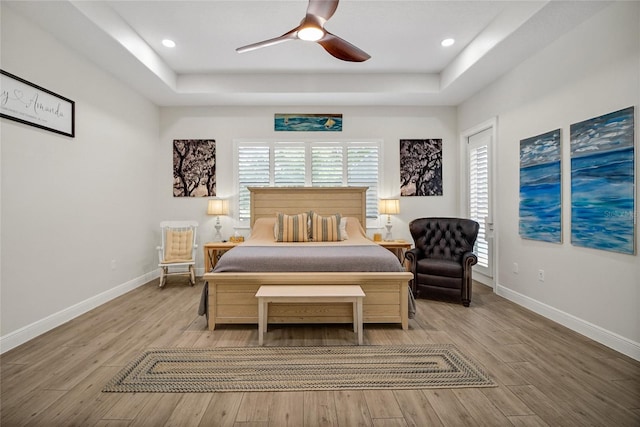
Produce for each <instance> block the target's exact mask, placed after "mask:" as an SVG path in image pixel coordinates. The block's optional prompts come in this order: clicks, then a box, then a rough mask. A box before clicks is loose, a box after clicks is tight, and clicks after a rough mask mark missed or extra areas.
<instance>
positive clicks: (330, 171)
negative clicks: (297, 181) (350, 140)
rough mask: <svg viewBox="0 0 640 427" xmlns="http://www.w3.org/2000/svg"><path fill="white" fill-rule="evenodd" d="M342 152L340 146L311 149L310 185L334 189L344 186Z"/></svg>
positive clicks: (313, 147)
mask: <svg viewBox="0 0 640 427" xmlns="http://www.w3.org/2000/svg"><path fill="white" fill-rule="evenodd" d="M342 162H343V150H342V147H341V146H312V147H311V185H312V186H313V187H334V186H336V187H337V186H341V185H343V184H344V182H345V179H344V166H343V164H342Z"/></svg>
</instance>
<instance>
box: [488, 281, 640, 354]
mask: <svg viewBox="0 0 640 427" xmlns="http://www.w3.org/2000/svg"><path fill="white" fill-rule="evenodd" d="M495 292H496V294H498V295H500V296H501V297H504V298H506V299H508V300H510V301H513V302H515V303H516V304H519V305H521V306H523V307H525V308H528V309H529V310H531V311H533V312H535V313H538V314H540V315H541V316H544V317H546V318H547V319H551V320H553V321H554V322H557V323H559V324H561V325H562V326H566V327H567V328H569V329H571V330H572V331H575V332H577V333H579V334H582V335H584V336H586V337H588V338H591V339H592V340H594V341H597V342H599V343H600V344H602V345H606V346H607V347H609V348H612V349H614V350H616V351H619V352H620V353H622V354H624V355H627V356H629V357H631V358H633V359H635V360H638V361H640V343H637V342H635V341H632V340H630V339H628V338H625V337H623V336H620V335H618V334H616V333H615V332H611V331H608V330H606V329H603V328H601V327H600V326H597V325H594V324H592V323H589V322H587V321H586V320H583V319H580V318H578V317H576V316H574V315H572V314H569V313H565V312H564V311H561V310H558V309H556V308H554V307H551V306H549V305H547V304H544V303H542V302H540V301H537V300H535V299H533V298H530V297H528V296H526V295H523V294H521V293H519V292H516V291H514V290H512V289H509V288H505V287H504V286H501V285H499V284H497V285H496V289H495Z"/></svg>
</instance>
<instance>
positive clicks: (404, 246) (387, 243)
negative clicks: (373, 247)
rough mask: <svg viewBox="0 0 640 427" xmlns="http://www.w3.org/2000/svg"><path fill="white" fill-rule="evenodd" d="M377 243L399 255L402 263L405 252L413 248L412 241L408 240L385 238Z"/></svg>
mask: <svg viewBox="0 0 640 427" xmlns="http://www.w3.org/2000/svg"><path fill="white" fill-rule="evenodd" d="M376 243H377V244H379V245H380V246H382V247H383V248H387V249H389V250H390V251H391V252H393V253H394V254H395V256H397V257H398V261H400V264H404V253H405V252H406V251H408V250H409V249H411V243H409V242H407V241H406V240H383V241H381V242H376Z"/></svg>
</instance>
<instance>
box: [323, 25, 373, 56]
mask: <svg viewBox="0 0 640 427" xmlns="http://www.w3.org/2000/svg"><path fill="white" fill-rule="evenodd" d="M318 44H320V45H321V46H322V47H323V48H324V50H326V51H327V52H329V53H330V54H331V55H333V56H335V57H336V58H338V59H341V60H343V61H350V62H364V61H366V60H367V59H369V58H371V55H369V54H368V53H367V52H365V51H363V50H362V49H359V48H357V47H355V46H354V45H352V44H351V43H349V42H348V41H346V40H343V39H341V38H340V37H338V36H335V35H333V34H331V33H330V32H328V31H327V32H326V35H325V36H324V37H323V38H322V39H320V40H318Z"/></svg>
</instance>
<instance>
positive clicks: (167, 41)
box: [162, 39, 176, 47]
mask: <svg viewBox="0 0 640 427" xmlns="http://www.w3.org/2000/svg"><path fill="white" fill-rule="evenodd" d="M162 45H163V46H165V47H176V42H174V41H173V40H171V39H164V40H162Z"/></svg>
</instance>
